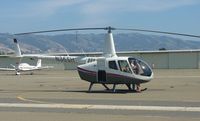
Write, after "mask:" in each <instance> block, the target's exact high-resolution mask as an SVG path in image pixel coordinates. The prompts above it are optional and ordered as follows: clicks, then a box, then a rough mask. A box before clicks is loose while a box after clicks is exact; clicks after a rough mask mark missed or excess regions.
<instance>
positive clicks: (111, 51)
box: [104, 27, 117, 57]
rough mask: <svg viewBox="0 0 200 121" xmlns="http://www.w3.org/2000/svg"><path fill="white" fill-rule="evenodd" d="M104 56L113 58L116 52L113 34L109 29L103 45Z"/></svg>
mask: <svg viewBox="0 0 200 121" xmlns="http://www.w3.org/2000/svg"><path fill="white" fill-rule="evenodd" d="M104 56H105V57H115V56H117V55H116V51H115V44H114V40H113V34H112V32H111V28H110V27H109V28H108V33H107V35H106V39H105V45H104Z"/></svg>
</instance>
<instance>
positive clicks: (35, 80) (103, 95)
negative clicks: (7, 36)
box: [0, 69, 200, 121]
mask: <svg viewBox="0 0 200 121" xmlns="http://www.w3.org/2000/svg"><path fill="white" fill-rule="evenodd" d="M29 73H30V72H27V73H23V74H22V75H20V76H16V75H15V74H14V72H7V71H0V120H2V121H66V120H67V121H74V120H76V121H88V120H90V121H92V120H95V121H102V120H105V121H107V120H108V121H133V120H139V121H146V120H148V121H160V120H162V121H188V120H190V121H199V120H200V94H199V92H200V70H199V69H186V70H183V69H177V70H176V69H174V70H173V69H170V70H168V69H166V70H159V69H156V70H154V79H153V80H152V81H150V82H149V83H146V84H142V85H141V86H142V87H143V88H147V90H146V91H143V92H141V93H136V92H131V91H128V92H127V91H125V89H127V87H126V86H124V85H117V87H116V89H117V92H116V93H113V92H111V91H106V90H105V89H104V87H103V86H102V85H94V86H93V88H92V92H88V87H89V83H88V82H86V81H83V80H81V79H80V78H79V76H78V73H77V71H61V70H59V71H58V70H57V71H56V70H49V71H36V72H34V74H33V75H30V74H29ZM109 87H110V88H111V87H112V85H109Z"/></svg>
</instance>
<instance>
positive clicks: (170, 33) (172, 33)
mask: <svg viewBox="0 0 200 121" xmlns="http://www.w3.org/2000/svg"><path fill="white" fill-rule="evenodd" d="M115 30H128V31H139V32H150V33H161V34H169V35H179V36H187V37H195V38H200V36H198V35H193V34H183V33H176V32H166V31H155V30H146V29H125V28H115Z"/></svg>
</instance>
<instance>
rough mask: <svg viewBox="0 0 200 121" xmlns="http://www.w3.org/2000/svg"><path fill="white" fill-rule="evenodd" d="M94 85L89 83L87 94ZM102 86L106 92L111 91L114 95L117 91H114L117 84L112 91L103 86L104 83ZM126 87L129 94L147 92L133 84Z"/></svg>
mask: <svg viewBox="0 0 200 121" xmlns="http://www.w3.org/2000/svg"><path fill="white" fill-rule="evenodd" d="M93 85H94V83H90V86H89V88H88V92H92V91H91V90H92V86H93ZM102 85H103V87H105V89H106V90H107V91H111V92H113V93H116V92H117V91H116V86H117V84H113V88H112V89H110V88H109V87H108V86H107V85H106V84H104V83H102ZM126 86H127V87H128V90H129V91H131V92H138V93H140V92H143V91H145V90H147V88H144V89H140V86H138V85H135V84H126Z"/></svg>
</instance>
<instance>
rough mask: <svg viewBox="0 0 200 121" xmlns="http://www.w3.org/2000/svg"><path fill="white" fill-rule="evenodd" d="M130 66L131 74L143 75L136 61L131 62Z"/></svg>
mask: <svg viewBox="0 0 200 121" xmlns="http://www.w3.org/2000/svg"><path fill="white" fill-rule="evenodd" d="M131 66H132V69H133V72H134V73H135V74H143V73H144V72H143V70H142V68H141V66H140V65H139V63H138V62H137V61H136V60H133V61H132V62H131Z"/></svg>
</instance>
